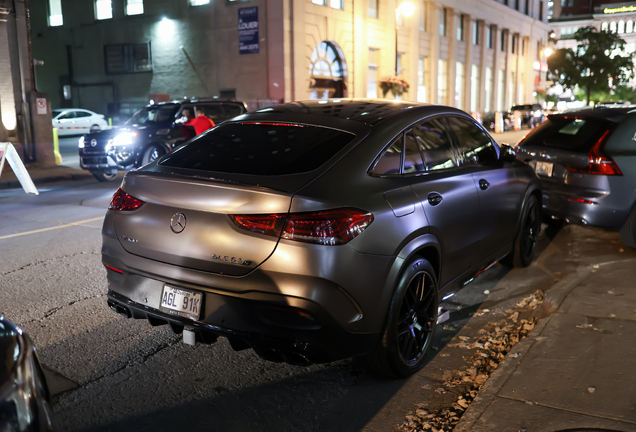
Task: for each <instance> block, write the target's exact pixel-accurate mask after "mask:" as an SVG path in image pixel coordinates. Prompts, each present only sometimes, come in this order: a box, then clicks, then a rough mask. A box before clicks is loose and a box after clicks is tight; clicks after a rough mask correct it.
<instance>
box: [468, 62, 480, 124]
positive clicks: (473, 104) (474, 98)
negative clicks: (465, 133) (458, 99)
mask: <svg viewBox="0 0 636 432" xmlns="http://www.w3.org/2000/svg"><path fill="white" fill-rule="evenodd" d="M476 111H479V66H477V65H472V66H471V73H470V112H476Z"/></svg>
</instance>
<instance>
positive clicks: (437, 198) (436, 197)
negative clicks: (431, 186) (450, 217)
mask: <svg viewBox="0 0 636 432" xmlns="http://www.w3.org/2000/svg"><path fill="white" fill-rule="evenodd" d="M427 198H428V202H429V204H430V205H432V206H436V205H438V204H439V203H441V202H442V200H443V199H444V198H442V196H441V195H440V194H438V193H437V192H431V193H430V194H428V197H427Z"/></svg>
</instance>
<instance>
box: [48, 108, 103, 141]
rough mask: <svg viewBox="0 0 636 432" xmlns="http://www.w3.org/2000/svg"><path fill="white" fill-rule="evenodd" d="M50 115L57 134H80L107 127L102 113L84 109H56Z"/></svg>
mask: <svg viewBox="0 0 636 432" xmlns="http://www.w3.org/2000/svg"><path fill="white" fill-rule="evenodd" d="M52 115H53V127H54V128H57V134H58V135H59V136H66V135H81V134H85V133H88V132H91V131H99V130H101V129H104V128H108V122H107V121H106V119H105V118H104V116H103V115H102V114H97V113H94V112H93V111H89V110H85V109H79V108H68V109H56V110H53V112H52Z"/></svg>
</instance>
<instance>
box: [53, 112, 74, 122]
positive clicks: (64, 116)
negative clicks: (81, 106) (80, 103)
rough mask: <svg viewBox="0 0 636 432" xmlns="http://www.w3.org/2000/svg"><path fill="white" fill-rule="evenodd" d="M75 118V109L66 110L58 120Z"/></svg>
mask: <svg viewBox="0 0 636 432" xmlns="http://www.w3.org/2000/svg"><path fill="white" fill-rule="evenodd" d="M73 118H75V111H66V112H65V113H64V114H62V115H61V116H59V117H58V118H57V119H58V120H68V119H73Z"/></svg>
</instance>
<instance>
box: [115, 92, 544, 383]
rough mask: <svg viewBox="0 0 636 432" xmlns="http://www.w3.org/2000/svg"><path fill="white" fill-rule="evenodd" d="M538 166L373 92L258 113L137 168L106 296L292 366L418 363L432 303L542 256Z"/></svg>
mask: <svg viewBox="0 0 636 432" xmlns="http://www.w3.org/2000/svg"><path fill="white" fill-rule="evenodd" d="M540 201H541V191H540V189H539V181H538V179H537V177H536V175H535V173H534V171H533V170H532V168H530V167H528V166H527V165H526V164H524V163H523V162H519V161H517V160H516V158H515V153H514V151H512V149H511V148H509V147H500V146H499V145H498V144H497V143H496V142H495V141H494V140H493V139H492V138H491V137H490V135H488V133H487V132H486V131H485V130H484V129H483V128H482V127H481V126H480V125H479V124H477V123H476V122H475V121H474V120H473V119H472V118H471V117H469V116H467V115H466V114H465V113H464V112H462V111H459V110H456V109H453V108H448V107H442V106H431V105H422V104H415V103H410V102H394V101H380V100H322V101H310V102H294V103H287V104H282V105H277V106H274V107H269V108H265V109H262V110H260V111H257V112H254V113H248V114H245V115H241V116H239V117H235V118H234V119H232V120H230V121H228V122H226V123H224V124H223V125H220V126H218V127H216V128H214V129H211V130H210V131H208V132H206V133H204V134H202V135H200V136H198V137H196V138H194V139H193V140H191V141H189V142H188V143H186V144H185V145H184V146H182V147H181V148H179V149H177V150H175V151H173V152H172V153H169V154H167V155H165V156H163V157H162V158H161V159H159V160H158V161H157V162H154V163H152V164H149V165H147V166H145V167H143V168H141V169H138V170H136V171H131V172H129V173H127V174H126V177H125V178H124V181H123V183H122V185H121V188H120V189H119V190H118V191H117V192H116V193H115V196H114V197H113V200H112V202H111V205H110V207H109V209H110V210H109V211H108V213H107V215H106V219H105V221H104V228H103V248H102V259H103V262H104V265H105V266H106V268H107V269H108V270H107V273H108V287H109V291H108V304H109V305H110V307H111V308H112V309H114V310H115V311H117V312H118V313H120V314H122V315H124V316H127V317H133V318H144V319H147V320H148V321H149V322H150V324H152V325H160V324H166V323H167V324H170V326H171V327H172V328H173V330H175V331H176V332H184V341H188V340H189V341H191V342H194V341H199V342H205V343H212V342H214V341H216V339H217V338H218V337H219V336H224V337H226V338H228V339H229V342H230V344H231V345H232V347H233V348H234V349H236V350H239V349H244V348H253V349H254V350H255V351H256V352H257V353H258V354H259V355H261V356H262V357H264V358H266V359H270V360H274V361H285V362H289V363H296V364H308V363H312V362H328V361H333V360H337V359H342V358H347V357H351V356H359V358H360V359H361V362H362V363H364V364H366V365H367V366H369V367H370V368H372V369H374V370H376V371H378V372H380V373H383V374H385V375H389V376H407V375H409V374H411V373H413V372H414V371H416V370H417V369H418V368H419V367H420V365H421V364H422V362H423V360H424V357H425V354H426V351H427V350H428V348H429V345H430V342H431V338H432V334H433V332H434V330H435V326H436V323H437V319H438V304H439V302H440V301H441V300H442V299H444V298H447V297H449V296H450V295H452V294H453V293H455V292H456V291H457V290H459V289H460V288H462V287H463V286H465V285H466V284H467V283H469V282H470V281H471V280H472V279H473V278H474V277H475V276H476V275H478V274H479V273H480V272H481V271H483V270H484V269H485V268H487V267H488V266H490V265H491V264H493V263H494V262H496V261H497V260H500V259H502V258H507V259H508V261H509V262H511V263H516V264H517V265H523V266H527V265H529V264H530V263H531V261H532V259H533V256H534V252H535V247H536V241H537V235H538V233H539V230H540V217H541V214H540V211H541V204H540Z"/></svg>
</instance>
